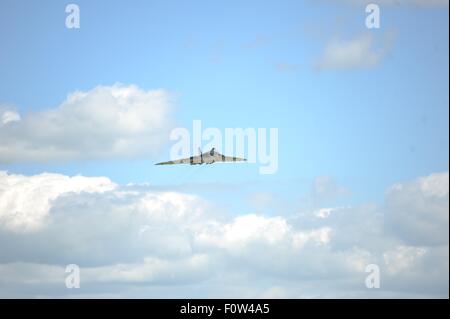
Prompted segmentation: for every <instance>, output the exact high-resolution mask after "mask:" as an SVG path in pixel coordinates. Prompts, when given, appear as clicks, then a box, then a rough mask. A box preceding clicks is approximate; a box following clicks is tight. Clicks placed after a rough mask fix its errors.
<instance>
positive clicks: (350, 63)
mask: <svg viewBox="0 0 450 319" xmlns="http://www.w3.org/2000/svg"><path fill="white" fill-rule="evenodd" d="M392 40H393V37H392V35H389V36H388V38H387V39H386V40H385V41H384V42H385V43H382V44H381V46H379V45H376V43H375V38H374V36H372V35H371V34H368V33H365V34H363V35H360V36H359V37H357V38H354V39H351V40H343V39H341V38H337V37H335V38H333V39H331V41H329V42H328V44H327V45H326V47H325V51H324V53H323V54H322V56H321V57H320V58H319V60H318V61H317V62H316V66H317V67H318V68H319V69H320V70H346V69H358V68H371V67H374V66H376V65H377V64H378V63H379V62H380V61H381V60H382V58H383V57H384V56H385V55H386V53H387V52H388V51H389V49H390V47H391V44H392Z"/></svg>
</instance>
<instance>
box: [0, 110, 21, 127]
mask: <svg viewBox="0 0 450 319" xmlns="http://www.w3.org/2000/svg"><path fill="white" fill-rule="evenodd" d="M20 120H21V117H20V114H19V113H17V112H15V111H11V110H6V111H3V114H2V124H3V125H6V124H8V123H11V122H19V121H20Z"/></svg>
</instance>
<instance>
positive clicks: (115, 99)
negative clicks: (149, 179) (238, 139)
mask: <svg viewBox="0 0 450 319" xmlns="http://www.w3.org/2000/svg"><path fill="white" fill-rule="evenodd" d="M170 111H171V96H170V94H169V93H168V92H166V91H164V90H148V91H146V90H142V89H140V88H138V87H137V86H134V85H128V86H125V85H119V84H116V85H113V86H97V87H95V88H93V89H91V90H89V91H76V92H73V93H71V94H69V95H68V96H67V98H66V100H65V101H63V102H62V103H61V104H60V105H59V106H57V107H55V108H51V109H47V110H42V111H38V112H33V113H29V114H25V115H23V116H22V115H20V114H19V113H17V112H16V111H13V110H3V111H1V113H2V114H0V116H1V124H0V162H3V163H5V162H6V163H8V162H16V161H32V162H46V161H52V160H72V159H98V158H107V157H135V156H139V155H143V154H152V153H154V152H155V150H157V149H158V148H159V147H161V146H162V145H163V144H164V143H165V141H166V140H167V136H168V130H169V128H170V125H171V119H170Z"/></svg>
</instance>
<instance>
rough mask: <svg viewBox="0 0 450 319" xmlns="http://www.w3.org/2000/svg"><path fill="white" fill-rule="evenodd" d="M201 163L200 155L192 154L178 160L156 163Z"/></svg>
mask: <svg viewBox="0 0 450 319" xmlns="http://www.w3.org/2000/svg"><path fill="white" fill-rule="evenodd" d="M199 163H201V158H200V156H191V157H188V158H182V159H178V160H174V161H167V162H161V163H156V164H155V165H174V164H199Z"/></svg>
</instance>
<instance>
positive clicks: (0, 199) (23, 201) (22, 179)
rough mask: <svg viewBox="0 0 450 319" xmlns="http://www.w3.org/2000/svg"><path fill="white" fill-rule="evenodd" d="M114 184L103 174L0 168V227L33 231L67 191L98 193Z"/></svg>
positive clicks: (40, 225) (110, 188) (41, 223)
mask: <svg viewBox="0 0 450 319" xmlns="http://www.w3.org/2000/svg"><path fill="white" fill-rule="evenodd" d="M115 187H116V185H115V184H114V183H112V182H111V181H110V180H109V179H108V178H106V177H84V176H74V177H68V176H65V175H61V174H49V173H43V174H39V175H35V176H24V175H15V174H8V173H7V172H4V171H0V227H5V228H7V229H9V230H12V231H16V232H28V231H36V230H38V229H39V228H40V227H42V226H43V223H44V219H45V218H46V217H47V216H48V214H49V211H50V208H51V206H52V201H53V200H55V199H56V198H58V197H60V196H62V195H64V194H67V193H71V192H75V193H80V192H87V193H102V192H105V191H108V190H112V189H114V188H115Z"/></svg>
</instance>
